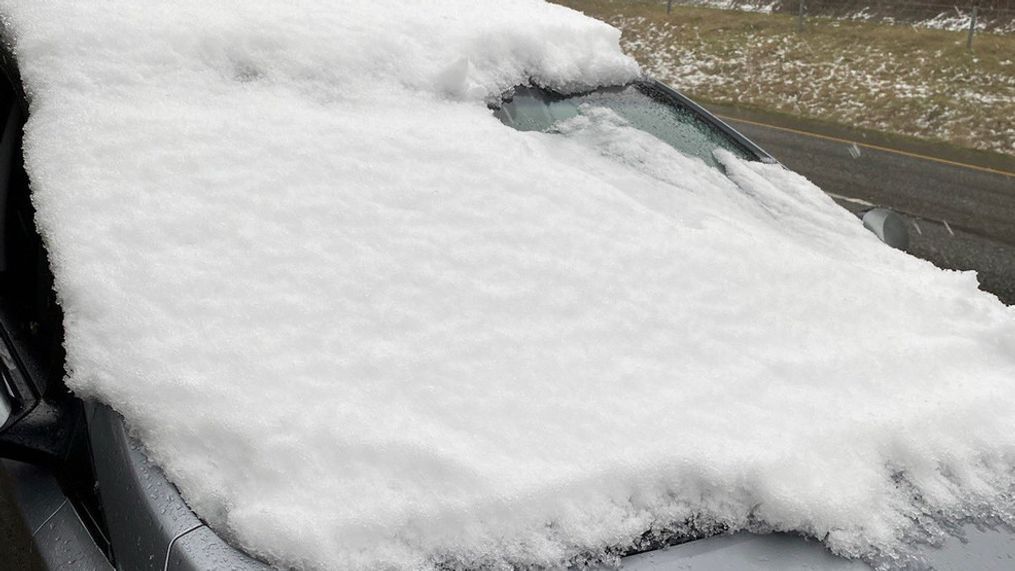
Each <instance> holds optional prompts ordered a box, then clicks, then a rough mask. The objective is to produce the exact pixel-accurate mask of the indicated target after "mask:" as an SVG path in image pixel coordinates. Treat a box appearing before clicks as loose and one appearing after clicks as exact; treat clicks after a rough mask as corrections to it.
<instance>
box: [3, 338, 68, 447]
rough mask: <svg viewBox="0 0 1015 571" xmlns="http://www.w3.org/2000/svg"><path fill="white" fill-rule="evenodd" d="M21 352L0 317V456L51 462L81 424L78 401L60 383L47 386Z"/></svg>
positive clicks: (66, 445)
mask: <svg viewBox="0 0 1015 571" xmlns="http://www.w3.org/2000/svg"><path fill="white" fill-rule="evenodd" d="M23 356H24V355H20V354H19V353H18V351H16V349H15V345H14V341H13V338H12V337H11V335H10V334H9V332H8V331H7V330H6V327H4V324H3V323H2V320H0V458H10V459H13V460H19V461H22V462H30V463H35V464H51V465H56V464H59V463H60V462H61V461H62V460H64V459H65V458H66V457H67V455H68V451H69V450H70V447H71V445H72V439H73V437H74V435H75V434H76V433H77V432H78V430H79V425H80V424H82V423H83V418H84V415H83V412H82V410H81V404H80V402H79V401H77V399H75V398H74V397H73V396H72V395H71V394H70V393H69V392H67V391H66V390H60V389H62V387H53V388H51V389H49V390H47V387H46V386H45V385H42V384H40V380H41V377H40V375H39V374H38V371H37V370H36V368H35V367H34V365H33V364H32V363H31V362H30V361H27V360H26V359H23V358H19V357H23Z"/></svg>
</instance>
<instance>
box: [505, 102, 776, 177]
mask: <svg viewBox="0 0 1015 571" xmlns="http://www.w3.org/2000/svg"><path fill="white" fill-rule="evenodd" d="M583 104H589V105H594V106H596V107H606V108H608V109H611V110H613V111H614V112H616V113H617V114H618V115H620V116H621V117H623V118H624V119H626V120H627V121H629V122H630V123H631V125H632V126H634V127H636V128H638V129H641V130H643V131H646V132H648V133H651V134H652V135H654V136H656V137H658V138H659V139H661V140H663V141H665V142H666V143H668V144H669V145H670V146H672V147H673V148H675V149H677V150H678V151H680V152H682V153H684V154H687V155H690V156H692V157H698V158H700V159H701V160H703V161H705V163H706V164H708V165H710V166H713V167H719V163H718V162H717V161H716V159H715V156H714V155H713V152H714V151H715V150H716V149H725V150H727V151H730V152H732V153H733V154H734V155H736V156H738V157H740V158H742V159H746V160H758V157H757V156H755V154H754V153H752V152H751V151H750V150H748V149H747V148H745V147H744V146H743V145H742V144H740V143H739V142H738V141H736V140H735V139H734V138H733V137H731V136H730V135H728V134H727V133H725V132H723V131H722V130H721V129H719V127H718V126H717V125H715V124H714V123H712V122H711V121H709V120H708V119H707V118H706V117H705V116H703V115H701V114H700V113H698V112H696V111H694V110H693V109H690V108H688V107H685V106H682V105H679V104H678V103H677V102H676V101H673V100H672V99H671V98H669V97H667V96H666V95H665V94H663V93H661V92H659V91H657V90H655V89H653V88H652V87H650V86H648V85H645V84H639V83H635V84H630V85H626V86H622V87H607V88H602V89H598V90H596V91H592V92H589V93H582V94H578V95H571V96H562V95H557V94H555V93H551V92H548V91H546V90H544V89H540V88H537V87H517V88H515V89H514V90H512V91H511V92H509V93H507V94H505V96H504V97H503V99H502V100H501V102H500V103H499V104H498V105H496V106H495V108H494V115H496V116H497V118H499V119H500V120H501V121H503V122H504V124H506V125H509V126H511V127H514V128H515V129H518V130H519V131H551V130H552V129H553V126H554V124H556V123H557V122H558V121H561V120H564V119H570V118H571V117H574V116H576V115H578V109H579V107H580V106H581V105H583Z"/></svg>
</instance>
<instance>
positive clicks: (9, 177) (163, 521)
mask: <svg viewBox="0 0 1015 571" xmlns="http://www.w3.org/2000/svg"><path fill="white" fill-rule="evenodd" d="M3 69H4V76H5V85H4V86H3V88H4V89H5V90H6V91H5V93H6V96H5V97H6V99H5V102H6V105H5V108H4V109H2V110H0V111H2V112H3V114H4V115H5V116H6V118H7V119H6V123H5V130H4V139H3V141H2V143H0V152H2V156H0V174H3V173H6V175H4V176H3V180H4V183H5V187H4V195H3V205H4V207H5V208H6V211H5V214H4V220H6V222H7V227H6V228H5V229H4V251H5V252H6V253H7V254H8V259H7V260H5V266H4V271H5V273H6V275H5V278H8V279H7V280H6V283H7V287H6V289H5V290H4V295H3V298H2V304H0V305H2V307H0V337H2V343H0V361H2V363H0V365H2V372H3V376H4V389H5V393H4V394H0V397H2V398H3V405H4V406H3V408H2V409H0V413H2V414H0V419H2V420H3V422H2V432H0V456H3V457H4V458H3V459H2V460H0V468H2V471H3V473H4V480H3V486H4V488H6V489H7V490H8V491H9V492H10V493H11V496H12V497H13V500H14V504H15V505H16V506H17V510H18V511H19V512H20V516H21V518H22V520H23V522H24V526H25V528H26V529H27V530H28V533H29V535H30V536H31V538H32V542H33V545H34V551H35V552H36V553H37V554H38V555H39V557H40V558H41V561H42V563H43V566H44V567H46V568H51V569H109V568H119V569H165V570H169V569H178V570H187V569H193V570H197V569H264V568H267V566H266V565H265V564H264V563H262V562H260V561H257V560H255V559H253V558H251V557H249V556H248V555H246V554H244V553H243V552H241V551H240V550H238V549H235V548H234V547H232V546H230V545H229V544H228V543H226V542H225V541H224V540H223V539H222V538H220V537H219V536H218V535H216V533H215V532H214V531H213V530H212V529H210V528H209V527H208V526H207V525H206V524H205V523H204V522H202V521H201V520H200V519H199V518H198V517H197V516H196V515H195V514H194V513H193V512H192V511H191V510H190V508H189V507H188V506H187V504H186V503H185V502H184V501H183V499H182V498H181V496H180V494H179V493H178V492H177V490H176V488H175V487H174V486H173V485H172V484H171V483H170V482H169V481H168V480H167V479H166V477H165V476H164V475H163V474H162V472H161V471H160V469H159V468H158V466H156V465H154V464H153V463H152V462H150V461H149V460H148V459H147V457H146V456H145V453H144V450H143V447H142V446H141V444H140V443H139V442H137V441H136V440H134V439H133V438H132V437H131V436H130V434H129V433H128V431H127V428H126V427H125V425H124V421H123V419H122V418H121V417H120V416H119V415H118V414H117V413H116V412H114V411H113V410H111V409H110V408H108V407H106V406H105V405H103V404H101V403H98V402H83V401H81V400H79V399H77V398H75V397H74V396H73V395H72V394H70V393H69V392H68V391H67V390H66V389H65V388H64V387H63V386H62V384H61V380H62V374H63V370H62V358H63V354H62V349H61V340H62V336H61V330H60V327H61V321H60V320H61V315H60V310H59V306H58V304H57V302H56V298H55V296H54V294H53V292H52V276H51V275H50V274H49V270H48V262H47V259H46V253H45V249H44V247H43V244H42V241H41V239H40V238H39V236H38V235H37V233H36V232H35V228H34V222H33V211H32V207H31V201H30V198H29V185H28V182H29V181H28V178H27V175H26V174H25V172H24V166H23V164H22V159H21V152H20V132H21V126H22V125H23V123H24V120H25V117H26V115H27V112H28V105H27V101H26V99H25V96H24V93H23V92H22V89H21V84H20V80H19V76H18V73H17V67H16V64H15V62H14V60H13V58H12V57H10V56H9V55H6V56H5V57H4V61H3ZM614 89H615V90H624V89H634V90H637V91H638V92H640V93H642V94H643V95H644V94H648V96H649V97H650V98H651V99H652V100H653V101H654V102H655V103H654V104H656V105H660V106H663V107H667V108H669V109H673V110H679V112H680V113H681V114H682V115H681V116H683V117H686V118H687V121H689V122H690V123H689V124H693V125H695V128H696V129H699V130H700V131H701V132H703V133H707V134H709V136H715V137H717V138H718V139H719V140H721V141H723V144H725V145H728V146H729V147H730V148H736V149H738V150H739V152H740V153H741V154H742V156H744V157H746V158H750V159H751V160H757V161H762V162H768V163H774V162H776V161H775V159H773V158H772V157H771V156H770V155H768V154H767V153H765V152H764V151H763V150H762V149H760V148H759V147H758V146H757V145H755V144H754V143H752V142H751V141H749V140H747V139H746V138H745V137H743V136H742V135H740V134H739V133H738V132H737V131H735V130H734V129H732V128H731V127H729V126H728V125H726V124H725V123H723V122H722V121H720V120H719V119H717V118H716V117H714V116H713V115H711V114H710V113H709V112H708V111H706V110H705V109H704V108H702V107H700V106H699V105H697V104H695V103H694V102H693V101H691V100H690V99H688V98H686V97H685V96H683V95H682V94H680V93H678V92H677V91H675V90H673V89H671V88H669V87H667V86H665V85H663V84H661V83H659V82H656V81H651V80H644V81H640V82H638V83H637V84H632V85H628V86H620V87H617V88H614ZM573 97H576V96H574V95H568V96H565V95H561V94H554V93H552V92H550V91H547V90H542V89H540V88H536V87H526V86H522V87H519V88H517V89H516V90H514V91H512V92H511V93H510V94H506V95H505V96H504V97H502V98H500V99H499V100H495V101H492V102H491V108H492V109H493V110H494V112H495V114H498V116H499V117H500V118H501V120H502V121H505V123H508V124H511V123H512V122H514V123H518V115H517V113H516V111H517V110H515V111H512V110H511V109H510V106H511V105H512V104H517V103H518V102H519V101H521V99H523V98H529V100H530V102H533V101H535V102H537V103H539V104H544V103H546V102H548V101H562V100H565V99H568V98H573ZM579 97H580V96H579ZM540 102H541V103H540ZM512 126H514V127H516V128H519V125H517V124H514V125H512ZM537 127H538V126H537ZM674 146H677V147H678V148H680V147H679V145H677V144H675V145H674ZM685 150H686V149H685ZM710 152H711V151H709V153H710ZM702 158H703V160H707V156H703V157H702ZM882 237H883V236H882ZM12 284H13V285H12ZM972 533H974V534H975V533H978V532H977V531H976V530H972ZM985 537H986V535H985ZM992 537H993V536H992ZM996 537H997V538H999V539H997V541H996V542H995V544H994V545H993V546H990V547H986V548H982V549H981V547H979V546H978V547H977V549H980V550H981V551H980V552H982V553H981V555H982V556H983V557H985V558H986V559H984V560H983V561H988V562H989V561H997V559H994V558H996V557H999V556H1001V555H1006V554H1008V555H1009V556H1010V554H1015V550H1013V549H1012V548H1011V545H1013V544H1012V540H1013V538H1015V536H1012V535H1006V534H1004V533H1000V534H999V535H997V536H996ZM687 539H692V538H687ZM963 549H964V548H963V547H962V546H961V545H960V546H959V547H954V548H951V551H948V550H944V551H941V553H946V552H947V553H951V554H955V553H959V555H957V556H955V557H957V558H958V559H957V560H958V561H965V562H968V561H969V559H968V557H970V556H971V555H970V553H969V552H968V550H966V551H963ZM622 564H623V565H624V567H625V568H630V569H667V568H681V569H742V568H747V567H752V568H771V569H804V568H826V569H851V568H864V567H865V564H863V563H859V562H855V561H848V560H845V559H841V558H837V557H834V556H833V555H832V554H831V553H829V552H828V551H827V550H825V549H824V548H823V547H822V546H821V545H820V544H818V543H817V542H814V541H808V540H806V539H804V538H802V537H799V536H794V535H787V534H773V535H751V534H747V533H739V534H736V535H718V536H714V537H706V538H700V539H697V540H695V541H689V542H687V543H683V544H681V545H676V546H670V547H667V546H664V545H653V546H651V549H650V550H649V551H648V552H645V553H641V554H630V555H628V556H627V557H626V558H624V559H623V561H622Z"/></svg>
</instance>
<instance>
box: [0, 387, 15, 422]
mask: <svg viewBox="0 0 1015 571" xmlns="http://www.w3.org/2000/svg"><path fill="white" fill-rule="evenodd" d="M11 398H13V397H12V395H8V394H7V387H0V431H2V430H3V429H4V427H5V426H6V425H7V419H9V418H10V417H11V412H13V411H12V409H11Z"/></svg>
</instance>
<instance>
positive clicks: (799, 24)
mask: <svg viewBox="0 0 1015 571" xmlns="http://www.w3.org/2000/svg"><path fill="white" fill-rule="evenodd" d="M796 31H797V32H803V31H804V0H800V12H799V13H798V14H797V18H796Z"/></svg>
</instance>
